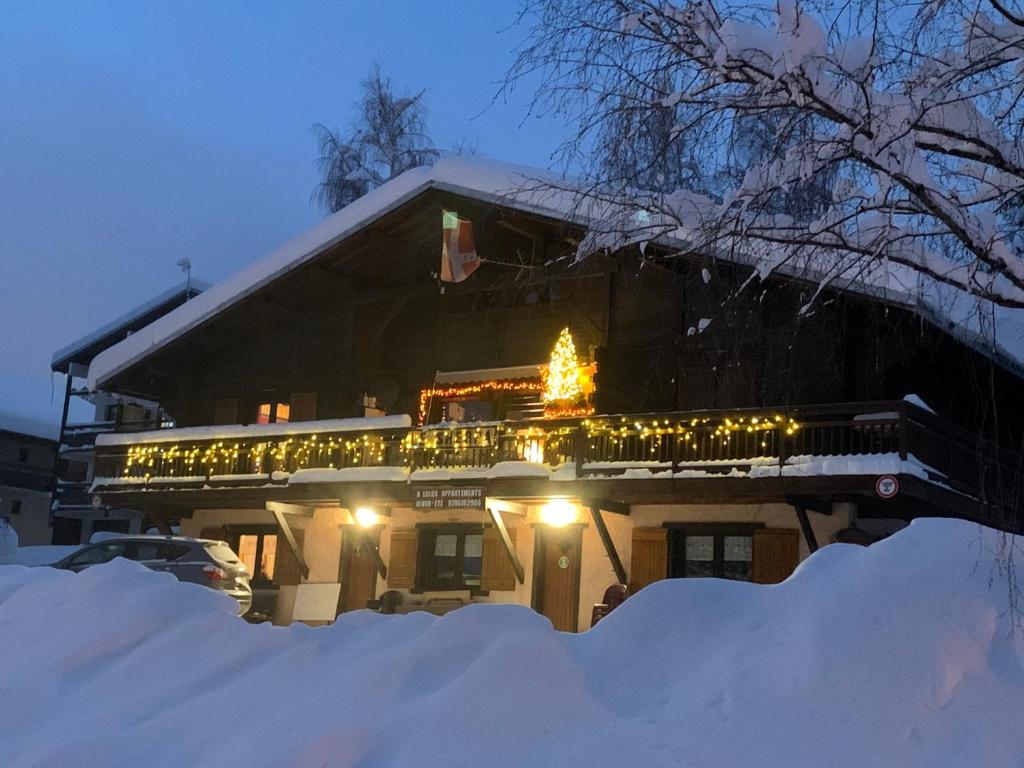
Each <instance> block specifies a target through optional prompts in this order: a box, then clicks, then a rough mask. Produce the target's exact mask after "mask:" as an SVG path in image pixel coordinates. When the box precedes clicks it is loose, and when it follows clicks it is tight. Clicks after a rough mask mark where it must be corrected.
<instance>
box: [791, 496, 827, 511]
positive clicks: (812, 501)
mask: <svg viewBox="0 0 1024 768" xmlns="http://www.w3.org/2000/svg"><path fill="white" fill-rule="evenodd" d="M786 503H787V504H789V505H790V506H792V507H795V506H797V505H798V504H799V505H800V506H802V507H803V508H804V509H809V510H811V511H812V512H817V513H819V514H822V515H831V514H832V500H831V499H825V498H821V497H818V496H797V495H793V494H790V495H789V496H786Z"/></svg>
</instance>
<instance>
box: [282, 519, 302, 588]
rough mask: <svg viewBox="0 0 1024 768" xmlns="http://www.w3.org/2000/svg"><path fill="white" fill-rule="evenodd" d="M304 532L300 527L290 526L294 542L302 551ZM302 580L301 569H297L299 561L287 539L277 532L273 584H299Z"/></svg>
mask: <svg viewBox="0 0 1024 768" xmlns="http://www.w3.org/2000/svg"><path fill="white" fill-rule="evenodd" d="M304 533H305V532H304V531H303V530H302V529H301V528H292V535H294V536H295V543H296V544H297V545H298V547H299V551H300V552H301V551H302V539H303V534H304ZM301 582H302V571H301V570H300V569H299V561H298V559H297V558H296V557H295V553H294V552H292V548H291V547H289V546H288V539H286V538H285V537H284V534H283V533H278V534H277V555H276V560H275V562H274V585H275V586H278V587H280V586H282V585H285V584H299V583H301Z"/></svg>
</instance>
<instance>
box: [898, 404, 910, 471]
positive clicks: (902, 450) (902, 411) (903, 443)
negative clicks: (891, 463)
mask: <svg viewBox="0 0 1024 768" xmlns="http://www.w3.org/2000/svg"><path fill="white" fill-rule="evenodd" d="M896 412H897V414H899V421H898V425H897V427H896V429H897V430H898V432H899V434H898V435H897V436H896V439H897V446H898V450H899V454H900V460H901V461H906V460H907V454H908V452H907V441H908V439H909V435H908V434H907V430H908V426H907V424H908V422H907V403H906V401H902V402H900V405H899V408H898V409H897V411H896Z"/></svg>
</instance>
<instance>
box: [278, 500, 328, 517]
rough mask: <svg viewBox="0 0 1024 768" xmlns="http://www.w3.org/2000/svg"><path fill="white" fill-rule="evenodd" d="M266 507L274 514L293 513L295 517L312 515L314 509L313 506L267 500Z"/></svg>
mask: <svg viewBox="0 0 1024 768" xmlns="http://www.w3.org/2000/svg"><path fill="white" fill-rule="evenodd" d="M267 509H268V510H269V511H271V512H273V513H275V514H277V513H278V512H280V513H281V514H282V515H295V517H312V516H313V513H314V512H315V511H316V509H315V508H314V507H304V506H302V505H301V504H286V503H285V502H283V501H268V502H267Z"/></svg>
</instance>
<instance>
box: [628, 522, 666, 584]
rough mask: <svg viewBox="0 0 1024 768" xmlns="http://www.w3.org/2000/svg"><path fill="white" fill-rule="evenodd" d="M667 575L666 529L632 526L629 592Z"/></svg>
mask: <svg viewBox="0 0 1024 768" xmlns="http://www.w3.org/2000/svg"><path fill="white" fill-rule="evenodd" d="M666 576H668V531H666V530H665V529H664V528H634V529H633V553H632V557H631V559H630V569H629V594H631V595H633V594H636V593H637V592H639V591H640V590H641V589H643V588H644V587H646V586H647V585H648V584H650V583H651V582H654V581H660V580H661V579H664V578H665V577H666Z"/></svg>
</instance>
